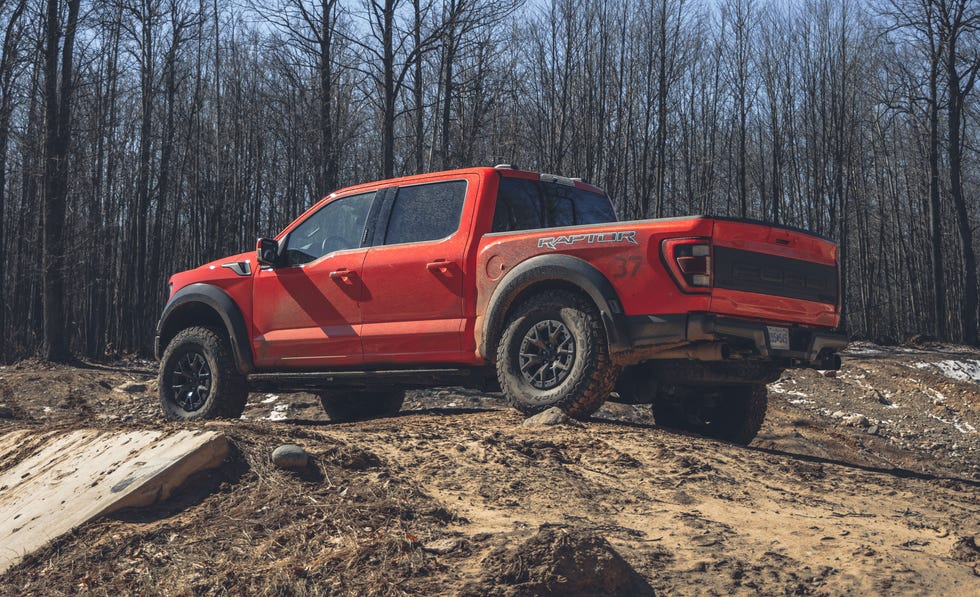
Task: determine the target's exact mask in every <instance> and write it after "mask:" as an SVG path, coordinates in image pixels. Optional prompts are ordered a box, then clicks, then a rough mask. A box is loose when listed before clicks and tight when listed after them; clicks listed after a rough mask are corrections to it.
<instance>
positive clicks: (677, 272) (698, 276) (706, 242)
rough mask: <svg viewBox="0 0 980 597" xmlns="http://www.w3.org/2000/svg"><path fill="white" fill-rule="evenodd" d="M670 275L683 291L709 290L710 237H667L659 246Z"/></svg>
mask: <svg viewBox="0 0 980 597" xmlns="http://www.w3.org/2000/svg"><path fill="white" fill-rule="evenodd" d="M660 250H661V252H662V255H663V259H664V263H665V264H666V265H667V269H668V271H670V275H671V277H673V278H674V281H675V282H677V285H678V286H679V287H680V289H681V290H682V291H684V292H692V293H698V292H702V293H703V292H711V239H710V238H707V237H696V238H668V239H667V240H665V241H663V244H661V248H660Z"/></svg>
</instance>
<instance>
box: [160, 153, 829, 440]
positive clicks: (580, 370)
mask: <svg viewBox="0 0 980 597" xmlns="http://www.w3.org/2000/svg"><path fill="white" fill-rule="evenodd" d="M839 288H840V285H839V275H838V268H837V247H836V245H835V244H834V243H833V242H831V241H829V240H827V239H824V238H821V237H819V236H816V235H814V234H810V233H807V232H805V231H801V230H796V229H791V228H787V227H782V226H775V225H767V224H764V223H759V222H751V221H746V220H735V219H728V218H721V217H710V216H692V217H683V218H666V219H655V220H639V221H628V222H620V221H617V219H616V214H615V212H614V210H613V206H612V203H611V202H610V200H609V198H608V197H607V196H606V195H605V194H604V192H603V191H602V190H601V189H598V188H596V187H594V186H592V185H589V184H587V183H585V182H582V181H581V180H578V179H571V178H565V177H561V176H553V175H549V174H538V173H533V172H527V171H522V170H518V169H515V168H511V167H509V166H498V167H495V168H472V169H465V170H455V171H450V172H438V173H434V174H424V175H418V176H409V177H405V178H397V179H392V180H385V181H380V182H373V183H369V184H362V185H358V186H354V187H350V188H347V189H343V190H340V191H337V192H335V193H333V194H331V195H330V196H328V197H326V198H325V199H323V200H321V201H319V202H318V203H316V204H315V205H314V206H313V207H311V208H310V209H309V210H308V211H306V213H304V214H303V215H301V216H300V217H299V218H298V219H296V221H294V222H293V223H292V224H290V225H289V226H287V227H286V228H285V230H283V231H282V232H280V233H279V235H278V236H276V237H275V238H274V239H268V238H263V239H259V241H258V245H257V248H256V251H253V252H248V253H242V254H240V255H234V256H231V257H227V258H224V259H219V260H217V261H215V262H213V263H209V264H206V265H203V266H201V267H199V268H197V269H193V270H189V271H185V272H181V273H178V274H176V275H174V276H173V277H172V278H171V279H170V283H169V301H168V302H167V304H166V307H165V308H164V311H163V315H162V317H161V318H160V321H159V324H158V326H157V332H156V342H155V345H156V355H157V358H158V359H159V360H160V361H161V366H160V375H159V393H160V402H161V404H162V407H163V412H164V415H165V416H166V417H167V418H168V419H171V420H181V419H195V418H213V417H238V416H240V415H241V413H242V411H243V409H244V407H245V402H246V398H247V395H248V392H249V389H255V390H258V389H265V390H271V389H275V390H277V391H311V392H314V393H316V394H318V395H319V397H320V400H321V402H322V404H323V407H324V409H325V411H326V412H327V414H328V415H329V416H330V418H332V419H335V420H353V419H360V418H367V417H374V416H383V415H386V414H392V413H394V412H397V411H398V410H399V408H400V407H401V405H402V401H403V400H404V395H405V390H406V388H413V387H431V386H440V385H462V386H470V387H480V388H488V389H489V388H494V389H496V388H497V387H498V385H499V389H500V390H502V392H503V394H504V395H505V397H506V398H507V400H508V401H509V403H510V404H511V405H513V406H514V407H516V408H517V409H519V410H520V411H522V412H524V413H535V412H539V411H542V410H544V409H546V408H549V407H551V406H558V407H560V408H561V409H563V410H564V411H565V412H567V413H568V414H569V415H571V416H573V417H577V418H587V417H588V416H589V415H590V414H592V413H593V412H595V411H596V409H598V408H599V407H600V406H601V405H602V403H603V402H604V401H605V400H606V399H608V398H610V397H611V398H612V399H614V400H620V401H628V402H634V403H644V404H652V408H653V414H654V417H655V420H656V421H657V423H658V424H660V425H665V426H668V427H674V428H681V429H684V430H689V431H693V432H697V433H701V434H704V435H708V436H711V437H717V438H720V439H724V440H727V441H732V442H740V443H747V442H749V441H751V439H752V438H753V437H754V436H755V435H756V433H757V432H758V430H759V427H760V425H761V424H762V420H763V418H764V416H765V410H766V387H765V384H766V383H767V382H770V381H773V380H775V379H776V378H777V377H778V376H779V374H780V373H781V371H782V370H783V369H784V368H787V367H815V368H822V369H834V368H838V367H839V366H840V358H839V357H838V356H837V351H838V350H839V349H841V348H842V347H843V346H844V345H845V343H846V339H845V337H844V336H843V335H842V334H841V333H840V332H839V331H837V329H836V328H837V326H838V324H839V319H840V304H841V297H840V291H839Z"/></svg>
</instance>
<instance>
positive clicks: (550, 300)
mask: <svg viewBox="0 0 980 597" xmlns="http://www.w3.org/2000/svg"><path fill="white" fill-rule="evenodd" d="M618 374H619V367H617V366H616V365H614V364H613V363H612V362H611V361H610V359H609V349H608V346H607V344H606V334H605V329H604V328H603V325H602V321H601V320H600V318H599V313H598V311H597V310H596V308H595V306H594V305H593V304H592V303H591V301H589V300H588V299H586V298H585V297H583V296H582V295H580V294H577V293H574V292H569V291H567V290H551V291H546V292H541V293H538V294H535V295H533V296H532V297H530V298H528V299H527V300H525V301H524V302H522V303H521V304H520V305H519V306H518V307H517V308H516V309H515V311H514V313H513V315H511V317H510V318H509V319H508V321H507V324H506V326H505V328H504V333H503V335H502V336H501V338H500V343H499V345H498V346H497V379H498V380H499V381H500V388H501V389H502V390H503V392H504V394H505V395H506V396H507V399H508V401H509V402H510V404H511V405H512V406H514V407H515V408H517V409H518V410H519V411H521V412H523V413H525V414H534V413H538V412H541V411H543V410H546V409H548V408H550V407H552V406H557V407H559V408H561V409H562V410H563V411H565V412H566V413H567V414H568V415H569V416H572V417H575V418H579V419H584V418H588V417H589V415H591V414H592V413H594V412H595V411H597V410H598V409H599V407H600V406H602V403H603V402H605V400H606V398H607V397H609V393H610V392H611V391H612V389H613V386H614V385H615V383H616V377H617V376H618Z"/></svg>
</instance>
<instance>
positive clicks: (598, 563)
mask: <svg viewBox="0 0 980 597" xmlns="http://www.w3.org/2000/svg"><path fill="white" fill-rule="evenodd" d="M482 565H483V569H484V576H483V579H481V580H480V581H479V582H476V583H471V584H468V585H466V586H465V587H463V590H462V591H461V592H460V594H461V595H463V596H466V597H477V596H479V595H495V596H496V595H499V596H501V597H503V596H506V597H523V596H532V595H615V596H623V597H627V596H637V597H640V596H643V595H653V594H654V592H653V588H652V587H651V586H650V584H649V583H648V582H647V581H646V579H644V578H643V577H642V576H641V575H640V574H639V573H637V571H636V570H634V569H633V567H632V566H630V565H629V564H628V563H627V562H626V560H624V559H623V557H622V556H621V555H619V553H618V552H617V551H616V550H615V549H613V547H612V546H611V545H609V542H608V541H606V540H605V539H604V538H602V537H600V536H598V535H595V534H593V533H589V532H587V531H583V530H578V529H556V528H550V527H545V528H542V529H540V530H539V531H538V532H537V533H535V534H534V535H533V536H531V538H529V539H527V540H526V541H524V542H523V543H521V544H520V545H517V546H511V545H504V546H501V547H499V548H497V549H495V550H494V551H492V552H491V553H490V555H489V556H487V558H486V559H484V560H483V563H482Z"/></svg>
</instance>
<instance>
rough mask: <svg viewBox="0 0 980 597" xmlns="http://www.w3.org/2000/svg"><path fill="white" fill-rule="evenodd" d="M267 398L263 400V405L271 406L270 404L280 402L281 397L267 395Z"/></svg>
mask: <svg viewBox="0 0 980 597" xmlns="http://www.w3.org/2000/svg"><path fill="white" fill-rule="evenodd" d="M266 396H268V398H266V399H265V400H263V401H262V404H269V403H270V402H275V401H276V400H279V396H276V395H275V394H266Z"/></svg>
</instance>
